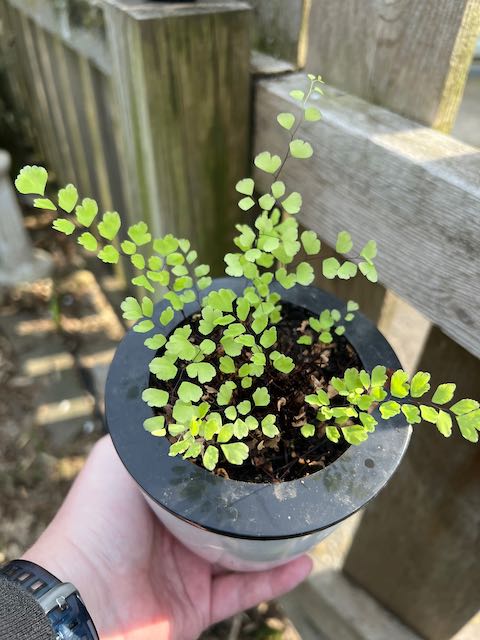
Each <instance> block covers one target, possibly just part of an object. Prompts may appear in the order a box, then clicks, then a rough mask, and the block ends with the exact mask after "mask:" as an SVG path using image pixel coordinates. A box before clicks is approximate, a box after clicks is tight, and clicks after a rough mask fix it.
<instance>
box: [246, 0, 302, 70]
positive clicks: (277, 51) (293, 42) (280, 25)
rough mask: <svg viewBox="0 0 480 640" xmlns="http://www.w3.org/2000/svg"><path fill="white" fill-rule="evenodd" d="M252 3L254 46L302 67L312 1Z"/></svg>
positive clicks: (288, 0)
mask: <svg viewBox="0 0 480 640" xmlns="http://www.w3.org/2000/svg"><path fill="white" fill-rule="evenodd" d="M250 4H251V5H252V7H253V9H254V34H253V44H254V47H255V48H256V49H259V50H260V51H263V52H264V53H268V54H270V55H271V56H274V57H275V58H282V59H283V60H288V61H289V62H291V63H293V64H294V65H295V66H296V67H297V68H301V67H303V66H304V65H305V56H306V35H307V34H306V25H307V23H308V14H309V11H310V5H311V0H250Z"/></svg>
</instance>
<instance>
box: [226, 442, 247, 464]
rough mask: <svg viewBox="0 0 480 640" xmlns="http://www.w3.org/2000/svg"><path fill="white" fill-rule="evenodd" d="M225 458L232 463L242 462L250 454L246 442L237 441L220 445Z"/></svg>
mask: <svg viewBox="0 0 480 640" xmlns="http://www.w3.org/2000/svg"><path fill="white" fill-rule="evenodd" d="M220 448H221V449H222V451H223V454H224V456H225V458H226V459H227V460H228V462H230V463H231V464H242V463H243V462H244V461H245V460H246V459H247V458H248V454H249V450H248V447H247V445H246V444H244V443H243V442H235V443H234V444H222V445H221V447H220Z"/></svg>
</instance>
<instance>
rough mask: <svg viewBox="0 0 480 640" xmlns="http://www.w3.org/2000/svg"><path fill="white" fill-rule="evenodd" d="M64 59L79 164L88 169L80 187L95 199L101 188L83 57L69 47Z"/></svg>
mask: <svg viewBox="0 0 480 640" xmlns="http://www.w3.org/2000/svg"><path fill="white" fill-rule="evenodd" d="M64 58H65V63H66V69H67V73H68V77H69V79H70V82H69V90H70V92H71V96H72V101H73V105H74V109H75V120H76V127H77V130H78V133H79V136H80V140H81V145H80V147H79V150H80V154H79V156H80V157H79V162H82V164H83V166H84V167H85V169H86V171H85V172H84V173H83V174H82V180H85V179H86V180H87V181H86V182H84V183H82V184H80V185H79V186H80V188H81V189H82V192H83V193H85V194H86V195H89V196H91V197H93V198H97V197H98V194H99V188H98V183H97V175H96V171H95V165H96V158H95V154H94V153H93V145H92V141H91V132H90V129H89V123H88V119H87V115H86V111H85V106H84V91H83V86H82V79H81V56H80V55H78V53H77V52H75V51H72V50H71V49H69V48H68V47H64Z"/></svg>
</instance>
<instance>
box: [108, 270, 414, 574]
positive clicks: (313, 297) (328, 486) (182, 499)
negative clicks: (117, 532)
mask: <svg viewBox="0 0 480 640" xmlns="http://www.w3.org/2000/svg"><path fill="white" fill-rule="evenodd" d="M222 287H229V288H231V289H233V290H234V291H236V292H237V293H240V292H241V291H242V290H243V288H244V287H245V281H244V280H242V279H239V278H220V279H217V280H215V281H214V282H213V284H212V287H211V289H220V288H222ZM205 293H208V290H207V291H206V292H205ZM281 293H282V298H283V300H284V301H287V302H290V303H292V304H295V305H298V306H301V307H304V308H306V309H307V310H308V311H309V312H311V314H312V315H317V316H318V314H319V313H320V312H321V311H322V310H323V309H332V308H338V309H342V308H343V307H344V305H343V304H342V303H341V302H340V301H339V300H338V299H336V298H335V297H334V296H332V295H330V294H327V293H325V292H323V291H321V290H319V289H317V288H315V287H295V288H293V289H290V290H289V291H284V290H282V291H281ZM163 308H164V305H163V304H162V303H161V304H159V305H157V308H156V310H155V316H156V317H158V314H159V313H160V312H161V311H162V309H163ZM197 310H198V305H197V304H196V303H192V304H191V305H188V306H187V307H186V309H185V312H186V313H187V315H190V314H193V313H194V312H195V311H197ZM182 321H183V317H182V316H181V314H180V313H177V314H176V315H175V317H174V319H173V320H172V322H171V323H170V324H169V325H168V326H167V327H165V328H164V329H163V331H164V333H165V335H168V334H169V333H171V331H173V330H174V329H175V327H176V326H177V325H178V324H180V323H181V322H182ZM157 331H158V329H157ZM345 335H346V338H347V339H348V340H349V341H350V343H351V344H352V345H353V347H354V348H355V350H356V351H357V353H358V355H359V357H360V359H361V361H362V363H363V366H364V368H365V369H366V370H367V371H368V370H372V369H373V367H374V366H375V365H377V364H383V365H385V366H387V367H391V368H393V369H397V368H399V366H400V364H399V361H398V359H397V357H396V355H395V353H394V352H393V350H392V348H391V347H390V345H389V344H388V342H387V341H386V340H385V338H384V337H383V336H382V334H381V333H380V332H379V331H378V329H377V328H376V327H375V326H374V325H373V324H372V323H371V322H370V321H369V320H368V319H367V318H365V317H364V316H362V315H361V314H357V315H356V317H355V320H354V321H353V322H351V323H349V325H348V328H347V331H346V334H345ZM145 337H146V335H145V334H139V333H135V332H134V331H130V332H129V333H128V334H127V335H126V336H125V338H124V339H123V341H122V342H121V343H120V345H119V347H118V349H117V352H116V354H115V357H114V359H113V362H112V364H111V367H110V371H109V374H108V379H107V385H106V419H107V424H108V429H109V431H110V434H111V436H112V439H113V443H114V445H115V448H116V450H117V452H118V455H119V456H120V458H121V460H122V462H123V464H124V465H125V467H126V468H127V470H128V472H129V473H130V474H131V476H132V477H133V478H134V479H135V481H136V482H137V483H138V485H139V486H140V488H141V489H142V491H143V493H144V495H145V496H146V498H147V500H148V502H149V503H150V505H151V506H152V508H153V509H154V511H155V512H156V513H157V515H158V516H159V518H160V519H161V520H162V522H164V524H165V525H166V526H167V527H168V528H169V529H170V530H171V531H172V533H173V534H174V535H176V536H177V537H178V538H179V539H180V540H181V541H182V542H183V543H184V544H185V545H186V546H187V547H189V548H191V549H192V550H194V551H195V552H196V553H198V554H199V555H201V556H203V557H205V558H207V559H209V560H211V561H213V562H216V563H218V564H220V565H222V566H225V567H227V568H229V569H236V570H252V569H259V570H260V569H264V568H266V567H269V566H274V565H278V564H282V563H283V562H286V561H288V560H290V559H291V558H293V557H295V556H297V555H299V554H301V553H303V552H305V551H306V550H308V549H309V548H311V547H312V546H313V545H315V544H316V543H317V542H318V541H319V540H321V539H322V538H324V537H326V535H328V534H329V533H330V532H331V531H332V530H333V529H334V527H335V525H336V524H338V523H339V522H341V521H342V520H345V519H346V518H348V517H349V516H350V515H352V514H353V513H355V512H356V511H358V510H359V509H360V508H361V507H363V506H364V505H365V504H366V503H367V502H369V501H370V500H371V499H372V498H374V497H375V496H376V494H377V493H378V492H379V491H380V490H381V489H382V487H384V486H385V484H386V483H387V481H388V480H389V478H390V477H391V476H392V474H393V473H394V471H395V469H396V468H397V466H398V464H399V463H400V461H401V459H402V457H403V455H404V453H405V451H406V448H407V446H408V441H409V439H410V434H411V427H410V426H409V425H407V423H406V421H405V419H404V417H403V415H401V414H400V415H399V416H396V417H395V418H392V419H390V420H389V421H388V422H384V421H382V419H381V417H380V416H379V415H377V416H376V418H377V420H378V421H379V424H378V425H377V428H376V431H375V433H373V434H371V435H370V437H369V438H368V440H367V441H366V442H364V443H363V444H361V445H359V446H350V447H349V448H348V449H347V450H346V451H345V453H343V454H342V455H341V456H340V457H339V458H338V459H337V460H336V461H335V462H333V463H332V464H331V465H329V466H328V467H326V468H325V469H322V470H320V471H317V472H316V473H314V474H312V475H311V476H308V477H305V478H303V479H300V480H293V481H290V482H283V483H280V484H266V483H265V484H255V483H248V482H239V481H236V480H226V479H225V478H222V477H218V476H215V475H213V474H212V473H210V472H208V471H207V470H205V469H203V468H200V467H198V466H196V465H194V464H192V463H191V462H189V461H185V460H183V459H182V458H180V457H178V456H177V457H169V456H168V447H169V443H168V442H167V440H166V438H155V437H153V436H152V435H151V434H150V433H147V432H146V431H145V430H144V429H143V426H142V425H143V421H144V420H145V419H146V418H148V417H150V416H151V415H152V409H151V408H149V407H148V406H147V405H146V404H145V403H144V401H143V400H142V398H141V395H142V391H143V390H144V389H145V388H147V387H148V386H149V376H150V372H149V368H148V365H149V362H150V360H151V359H152V356H153V352H152V351H151V350H150V349H148V348H147V347H145V346H144V344H143V342H144V340H145Z"/></svg>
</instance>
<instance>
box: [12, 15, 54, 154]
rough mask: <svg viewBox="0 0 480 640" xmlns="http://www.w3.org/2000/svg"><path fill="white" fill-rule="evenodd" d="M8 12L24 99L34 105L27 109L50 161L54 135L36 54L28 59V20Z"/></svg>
mask: <svg viewBox="0 0 480 640" xmlns="http://www.w3.org/2000/svg"><path fill="white" fill-rule="evenodd" d="M9 14H10V18H11V21H10V29H11V32H12V33H13V34H14V37H15V41H16V45H15V46H16V52H17V56H18V60H19V67H20V70H21V72H22V73H21V76H23V78H24V91H25V93H24V97H25V100H28V96H30V101H31V103H32V102H33V104H34V106H35V108H34V109H32V108H30V109H29V113H30V115H31V117H32V121H33V123H34V127H35V130H36V131H37V135H38V137H39V138H40V139H41V141H42V152H43V153H42V155H43V156H44V157H45V159H46V160H47V161H48V162H50V161H51V160H52V159H53V157H54V153H53V149H52V144H51V141H52V138H53V135H54V134H53V126H52V119H51V117H50V112H49V109H48V103H47V100H46V96H45V91H44V89H43V86H42V83H41V76H40V70H39V68H38V64H37V59H36V56H34V58H35V59H34V60H33V61H32V62H31V63H30V59H29V58H30V55H32V52H33V45H32V42H31V38H29V34H28V32H27V30H26V29H27V24H28V20H27V18H25V16H22V14H21V13H20V12H19V11H17V10H15V9H10V11H9ZM22 54H23V55H22Z"/></svg>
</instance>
